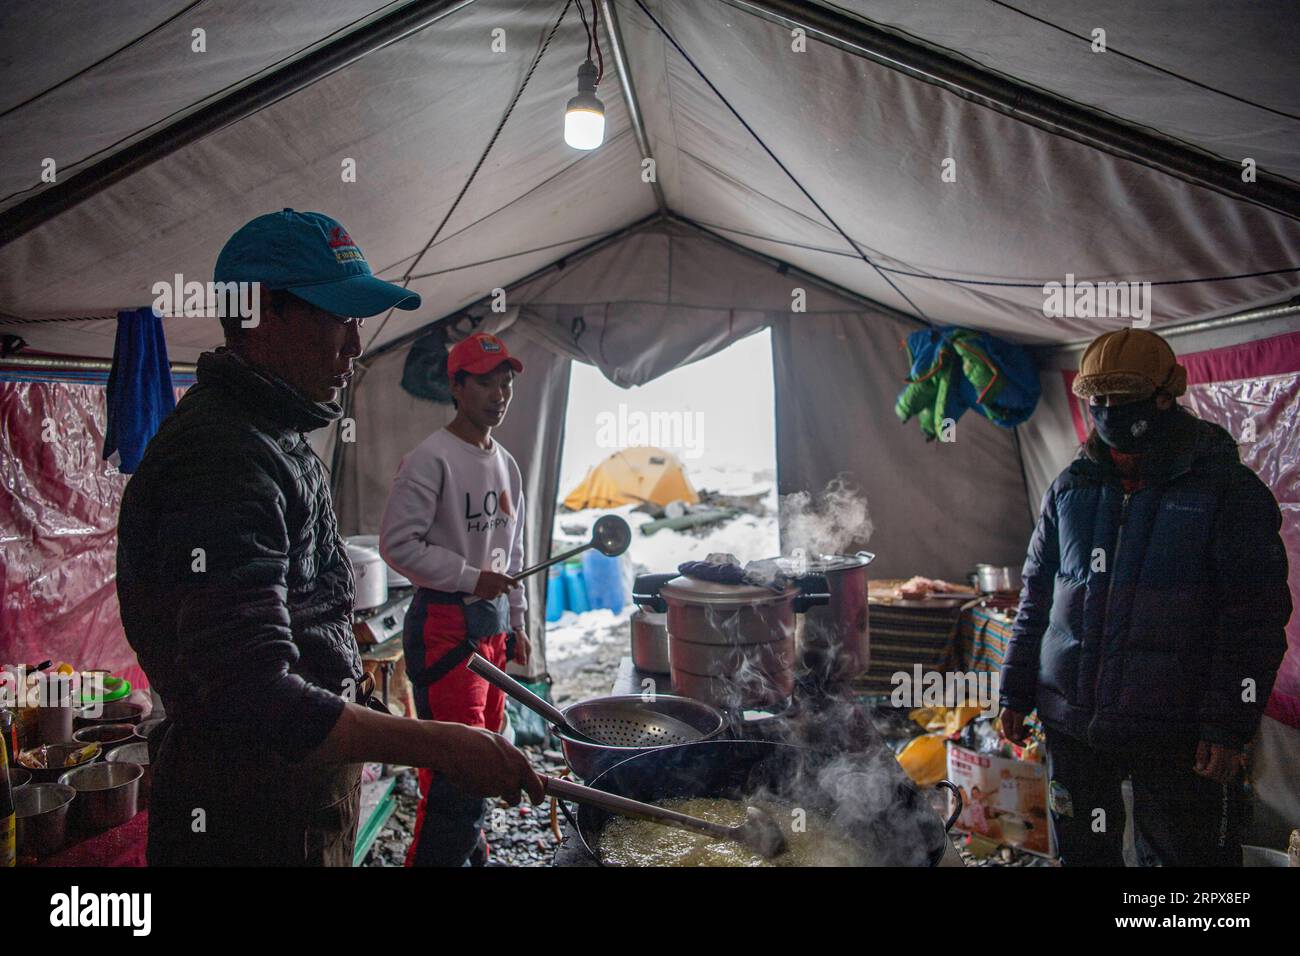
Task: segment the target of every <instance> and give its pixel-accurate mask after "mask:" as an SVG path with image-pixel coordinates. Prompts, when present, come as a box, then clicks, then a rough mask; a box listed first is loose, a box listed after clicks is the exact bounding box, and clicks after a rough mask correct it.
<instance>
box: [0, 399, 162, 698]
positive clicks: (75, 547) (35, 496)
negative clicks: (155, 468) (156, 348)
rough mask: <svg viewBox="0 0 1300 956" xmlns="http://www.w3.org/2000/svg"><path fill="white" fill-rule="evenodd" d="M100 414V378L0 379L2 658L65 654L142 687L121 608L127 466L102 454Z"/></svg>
mask: <svg viewBox="0 0 1300 956" xmlns="http://www.w3.org/2000/svg"><path fill="white" fill-rule="evenodd" d="M183 392H184V389H177V392H176V394H177V397H178V398H179V397H180V395H181V394H182V393H183ZM106 414H107V413H106V408H105V389H104V386H103V385H98V384H89V383H81V382H0V421H2V422H3V429H2V430H0V484H2V485H3V487H4V494H3V495H0V547H3V553H4V560H3V563H2V564H0V663H13V664H35V663H39V662H40V661H43V660H46V659H52V660H54V661H55V662H56V663H57V662H59V661H67V662H68V663H69V664H72V665H73V666H75V667H79V668H83V669H91V668H102V669H105V670H109V671H112V672H113V673H115V674H120V675H122V676H124V677H126V678H127V679H128V680H130V681H131V683H132V684H133V685H135V686H137V687H142V686H145V684H146V682H145V677H144V672H143V671H142V670H141V669H140V667H139V665H138V664H137V663H136V659H135V654H134V653H133V652H132V651H131V648H130V647H129V646H128V645H127V643H126V636H125V635H124V634H123V632H122V622H121V619H120V617H119V614H118V606H117V590H116V586H115V580H116V579H115V575H116V551H117V512H118V508H119V507H120V505H121V502H122V489H123V488H124V487H125V486H126V481H127V476H126V475H123V474H122V473H120V472H119V471H118V470H117V469H116V468H115V467H113V466H112V465H110V464H109V463H108V462H106V461H104V460H103V459H102V458H101V457H100V456H101V452H102V449H103V447H104V428H105V425H106Z"/></svg>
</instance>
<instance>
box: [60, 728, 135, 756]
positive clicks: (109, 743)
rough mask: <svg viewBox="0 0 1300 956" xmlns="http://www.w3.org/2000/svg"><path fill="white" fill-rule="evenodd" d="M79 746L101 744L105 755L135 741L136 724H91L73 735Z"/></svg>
mask: <svg viewBox="0 0 1300 956" xmlns="http://www.w3.org/2000/svg"><path fill="white" fill-rule="evenodd" d="M72 739H73V740H75V741H76V742H77V743H79V744H99V745H100V746H101V747H103V748H104V751H105V753H107V752H108V751H110V750H112V749H113V748H114V747H120V746H122V744H125V743H130V742H131V741H133V740H135V725H134V724H91V725H90V726H88V727H82V728H81V729H80V730H78V731H77V732H76V733H74V734H73V735H72Z"/></svg>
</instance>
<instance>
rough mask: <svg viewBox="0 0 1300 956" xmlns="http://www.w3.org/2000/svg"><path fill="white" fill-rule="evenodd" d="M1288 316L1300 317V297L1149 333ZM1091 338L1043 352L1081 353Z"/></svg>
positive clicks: (1221, 326)
mask: <svg viewBox="0 0 1300 956" xmlns="http://www.w3.org/2000/svg"><path fill="white" fill-rule="evenodd" d="M1288 315H1300V296H1296V297H1295V298H1294V299H1291V300H1290V301H1289V302H1284V303H1282V304H1281V305H1268V306H1264V307H1263V308H1259V309H1247V310H1246V311H1245V312H1234V313H1232V314H1231V315H1221V316H1219V317H1218V318H1215V319H1197V320H1196V321H1194V322H1184V323H1182V324H1181V325H1165V326H1160V327H1158V328H1154V329H1152V330H1151V331H1153V332H1158V333H1159V334H1160V336H1161V337H1162V338H1174V337H1177V336H1180V335H1191V334H1192V333H1194V332H1212V331H1215V330H1216V329H1226V328H1231V327H1233V326H1237V325H1247V324H1249V323H1251V322H1263V321H1265V320H1266V319H1280V318H1284V317H1286V316H1288ZM1093 338H1096V336H1093V337H1092V338H1087V339H1077V340H1075V341H1073V342H1066V343H1063V344H1061V345H1051V346H1045V347H1044V350H1045V351H1049V352H1082V351H1083V350H1084V349H1085V348H1087V347H1088V345H1089V343H1090V342H1092V340H1093Z"/></svg>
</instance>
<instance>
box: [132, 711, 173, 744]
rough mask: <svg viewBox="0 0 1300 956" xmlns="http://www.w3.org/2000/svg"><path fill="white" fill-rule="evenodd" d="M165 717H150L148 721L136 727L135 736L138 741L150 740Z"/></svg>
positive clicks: (143, 721) (141, 722)
mask: <svg viewBox="0 0 1300 956" xmlns="http://www.w3.org/2000/svg"><path fill="white" fill-rule="evenodd" d="M164 720H166V718H165V717H150V718H149V719H148V720H142V721H140V723H138V724H136V725H135V736H136V739H137V740H148V739H149V735H150V734H151V733H153V732H154V731H155V730H157V729H158V725H159V724H161V723H162V722H163V721H164Z"/></svg>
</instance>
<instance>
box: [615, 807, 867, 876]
mask: <svg viewBox="0 0 1300 956" xmlns="http://www.w3.org/2000/svg"><path fill="white" fill-rule="evenodd" d="M656 806H661V807H665V808H667V809H669V810H676V811H678V812H680V813H685V814H688V815H689V816H693V817H699V818H700V819H702V820H708V821H709V822H710V823H720V824H723V825H724V826H739V825H740V824H742V823H744V822H745V808H746V807H747V806H755V807H758V808H759V809H761V810H765V811H766V812H767V813H769V814H770V815H771V816H772V819H773V820H775V821H776V822H777V825H778V826H780V827H781V832H782V833H783V834H784V835H785V845H786V849H785V852H784V853H782V854H781V855H779V856H777V857H775V858H773V859H771V860H765V859H763V857H761V856H760V855H759V854H757V853H755V852H754V851H753V850H750V849H748V848H746V847H743V846H741V845H740V844H739V843H736V842H734V841H732V840H721V839H717V838H715V837H709V836H705V835H704V834H700V833H688V832H687V831H685V830H678V829H676V828H675V827H666V826H663V825H662V824H658V823H651V822H650V821H649V820H632V819H628V818H626V817H615V818H612V819H611V820H610V821H609V822H608V823H607V824H606V825H605V828H604V830H602V831H601V835H600V856H601V859H602V861H603V862H604V863H606V864H607V865H615V866H866V865H867V862H868V861H867V860H866V858H865V855H864V854H863V852H862V850H861V849H860V848H859V847H858V846H856V845H855V844H853V843H852V841H850V840H849V839H848V838H847V837H846V836H845V835H844V834H842V833H840V832H838V831H837V829H836V828H835V827H834V826H832V825H831V824H830V823H829V822H827V821H826V820H825V819H823V818H822V817H819V816H817V815H815V814H812V813H807V814H804V813H796V812H795V808H794V807H790V806H783V805H780V804H775V803H770V802H765V801H759V800H752V801H749V802H743V801H739V800H719V799H714V798H710V797H686V798H678V799H674V800H660V801H657V802H656Z"/></svg>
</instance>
